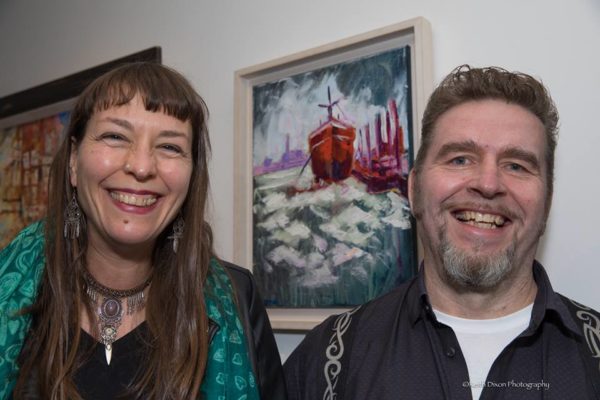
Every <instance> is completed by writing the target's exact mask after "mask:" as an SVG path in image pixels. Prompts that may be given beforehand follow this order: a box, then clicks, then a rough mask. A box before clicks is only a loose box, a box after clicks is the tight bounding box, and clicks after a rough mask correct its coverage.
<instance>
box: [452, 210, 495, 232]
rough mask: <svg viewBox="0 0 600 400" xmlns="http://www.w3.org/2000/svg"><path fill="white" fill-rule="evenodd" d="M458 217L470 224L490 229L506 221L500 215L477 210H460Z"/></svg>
mask: <svg viewBox="0 0 600 400" xmlns="http://www.w3.org/2000/svg"><path fill="white" fill-rule="evenodd" d="M456 218H458V219H459V220H460V221H462V222H465V223H467V224H469V225H473V226H476V227H478V228H488V229H496V228H498V227H501V226H503V225H504V223H505V222H506V219H505V218H504V217H501V216H500V215H494V214H484V213H481V212H476V211H462V212H459V213H457V214H456Z"/></svg>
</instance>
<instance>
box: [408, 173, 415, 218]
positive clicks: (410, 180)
mask: <svg viewBox="0 0 600 400" xmlns="http://www.w3.org/2000/svg"><path fill="white" fill-rule="evenodd" d="M414 186H415V169H414V168H413V169H411V170H410V174H408V204H409V205H410V208H411V209H412V206H413V199H414V197H415V195H414V191H415V188H414Z"/></svg>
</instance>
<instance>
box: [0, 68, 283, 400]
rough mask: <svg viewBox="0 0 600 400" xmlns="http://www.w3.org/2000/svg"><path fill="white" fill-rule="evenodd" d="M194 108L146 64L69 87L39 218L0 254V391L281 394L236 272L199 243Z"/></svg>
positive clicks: (256, 308)
mask: <svg viewBox="0 0 600 400" xmlns="http://www.w3.org/2000/svg"><path fill="white" fill-rule="evenodd" d="M206 118H207V110H206V106H205V105H204V102H203V100H202V99H201V98H200V96H199V95H198V94H197V93H196V92H195V91H194V89H193V88H192V87H191V86H190V84H189V82H188V81H187V80H186V79H185V78H184V77H183V76H181V75H180V74H179V73H177V72H175V71H173V70H171V69H169V68H167V67H164V66H161V65H158V64H153V63H136V64H130V65H126V66H123V67H120V68H118V69H116V70H113V71H111V72H109V73H107V74H105V75H104V76H102V77H100V78H99V79H97V80H96V81H94V82H93V83H92V84H91V85H90V86H89V87H88V88H87V89H86V90H85V91H84V92H83V94H82V95H81V96H80V98H79V99H78V101H77V104H76V106H75V108H74V110H73V113H72V117H71V122H70V125H69V129H68V131H67V135H66V138H65V141H64V143H63V145H62V147H61V149H60V150H59V152H58V154H57V156H56V158H55V160H54V162H53V164H52V170H51V174H50V188H51V189H52V190H50V191H49V192H50V196H49V205H48V210H49V211H48V216H47V218H46V220H45V221H42V222H40V223H36V224H34V225H31V226H30V227H28V228H26V229H25V230H23V231H22V232H21V234H19V236H18V237H17V238H16V239H15V240H14V241H13V242H12V243H11V244H10V245H9V246H8V247H7V248H5V249H4V250H2V252H1V253H0V274H1V275H0V281H3V282H5V283H6V282H8V284H5V283H3V286H2V290H3V291H2V295H1V296H0V306H1V307H0V309H1V310H3V311H2V314H1V315H0V317H1V318H0V357H2V359H0V382H1V383H2V384H0V399H7V398H11V396H12V397H14V398H15V399H24V398H27V399H29V398H32V397H34V398H44V399H79V398H99V399H113V398H116V397H123V396H124V397H127V398H144V399H146V398H153V399H166V398H173V399H175V398H177V399H184V398H185V399H192V398H200V397H201V398H240V397H243V398H247V399H258V398H260V397H263V398H269V399H280V398H285V392H284V385H283V380H282V372H281V362H280V359H279V355H278V352H277V348H276V345H275V341H274V338H273V334H272V331H271V327H270V325H269V321H268V318H267V316H266V312H265V310H264V307H263V305H262V301H261V300H260V296H258V294H257V292H256V289H255V287H254V281H253V279H252V276H251V275H250V274H249V272H247V271H246V270H244V269H241V268H238V267H236V266H233V265H230V264H227V263H225V262H223V261H220V260H218V258H217V257H216V255H215V253H214V251H213V246H212V233H211V228H210V226H209V225H208V224H207V223H206V221H205V204H206V198H207V192H208V186H209V181H208V166H207V162H208V156H209V150H210V144H209V139H208V132H207V128H206ZM4 310H6V311H4ZM9 327H10V329H8V328H9ZM224 377H225V378H224ZM2 388H5V389H2Z"/></svg>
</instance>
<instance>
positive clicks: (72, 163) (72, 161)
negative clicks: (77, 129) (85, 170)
mask: <svg viewBox="0 0 600 400" xmlns="http://www.w3.org/2000/svg"><path fill="white" fill-rule="evenodd" d="M69 180H70V181H71V186H72V187H77V143H76V142H75V138H73V137H72V138H71V154H70V155H69Z"/></svg>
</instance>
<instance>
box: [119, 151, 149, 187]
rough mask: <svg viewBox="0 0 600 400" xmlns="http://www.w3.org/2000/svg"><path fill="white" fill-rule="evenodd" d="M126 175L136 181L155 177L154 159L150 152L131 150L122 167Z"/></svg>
mask: <svg viewBox="0 0 600 400" xmlns="http://www.w3.org/2000/svg"><path fill="white" fill-rule="evenodd" d="M123 168H124V170H125V172H126V173H128V174H131V175H134V176H135V177H136V179H138V180H147V179H149V178H151V177H153V176H155V175H156V157H155V155H154V153H153V152H152V151H151V150H148V149H142V148H140V147H136V148H132V149H131V150H130V151H129V153H128V155H127V159H126V160H125V164H124V166H123Z"/></svg>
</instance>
